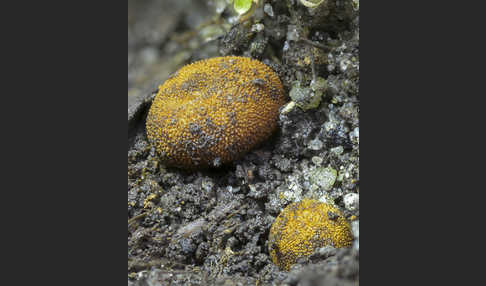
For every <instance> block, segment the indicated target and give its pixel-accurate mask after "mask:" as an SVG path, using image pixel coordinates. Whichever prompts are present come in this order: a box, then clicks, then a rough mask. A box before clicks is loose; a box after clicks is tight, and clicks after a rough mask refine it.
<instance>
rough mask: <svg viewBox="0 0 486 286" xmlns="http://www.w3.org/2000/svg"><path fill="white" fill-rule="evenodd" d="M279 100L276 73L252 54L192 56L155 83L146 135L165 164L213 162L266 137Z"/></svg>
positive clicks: (239, 153)
mask: <svg viewBox="0 0 486 286" xmlns="http://www.w3.org/2000/svg"><path fill="white" fill-rule="evenodd" d="M284 103H285V97H284V91H283V86H282V83H281V82H280V80H279V78H278V76H277V74H276V73H275V72H274V71H273V70H271V69H270V68H269V67H268V66H266V65H265V64H263V63H261V62H259V61H257V60H253V59H250V58H244V57H233V56H231V57H217V58H211V59H207V60H202V61H197V62H194V63H192V64H189V65H186V66H184V67H182V68H181V69H180V70H178V71H177V72H176V73H175V74H174V75H172V76H171V77H170V78H169V79H168V80H167V81H166V82H164V84H162V85H161V86H159V90H158V93H157V95H156V97H155V99H154V101H153V103H152V106H151V107H150V110H149V113H148V116H147V124H146V129H147V137H148V139H149V141H150V143H151V144H152V146H154V147H155V149H156V150H157V151H158V152H159V154H160V156H161V158H162V160H163V161H165V163H166V164H167V165H170V166H176V167H182V168H189V169H190V168H195V167H198V168H201V167H209V166H216V167H218V166H219V165H221V164H224V163H227V162H230V161H232V160H235V159H237V158H238V157H240V156H242V155H243V154H244V153H246V152H247V151H249V150H250V149H251V148H253V147H254V146H255V145H257V144H259V143H261V142H262V141H263V140H265V139H266V138H268V137H269V136H270V135H271V133H272V132H273V131H274V129H275V127H276V126H277V119H278V110H279V108H280V107H281V106H282V105H283V104H284Z"/></svg>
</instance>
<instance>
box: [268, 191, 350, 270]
mask: <svg viewBox="0 0 486 286" xmlns="http://www.w3.org/2000/svg"><path fill="white" fill-rule="evenodd" d="M352 242H353V235H352V232H351V227H350V226H349V223H348V222H347V221H346V219H345V218H344V217H343V215H342V214H341V212H340V211H339V210H338V209H337V208H335V207H333V206H332V205H329V204H326V203H321V202H319V201H316V200H312V199H303V200H302V201H300V202H297V203H293V204H290V205H288V206H287V207H286V208H285V209H284V210H283V211H282V212H281V213H280V214H279V215H278V217H277V218H276V219H275V222H274V223H273V225H272V227H271V229H270V234H269V237H268V248H269V249H268V251H269V253H270V256H271V258H272V261H273V263H275V264H276V265H277V266H278V267H280V268H281V269H284V270H289V269H290V267H291V266H292V265H293V264H294V263H295V262H296V261H297V260H298V259H299V258H300V257H303V256H306V255H309V254H312V253H313V252H314V250H315V249H316V248H319V247H323V246H326V245H330V246H333V247H336V248H339V247H346V246H351V245H352Z"/></svg>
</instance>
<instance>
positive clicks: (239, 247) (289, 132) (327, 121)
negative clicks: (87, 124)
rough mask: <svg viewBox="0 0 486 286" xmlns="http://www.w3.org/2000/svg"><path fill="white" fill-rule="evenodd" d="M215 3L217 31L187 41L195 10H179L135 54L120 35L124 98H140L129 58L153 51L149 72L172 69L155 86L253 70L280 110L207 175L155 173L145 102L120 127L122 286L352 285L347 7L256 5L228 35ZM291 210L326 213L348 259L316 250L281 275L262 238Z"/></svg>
mask: <svg viewBox="0 0 486 286" xmlns="http://www.w3.org/2000/svg"><path fill="white" fill-rule="evenodd" d="M140 2H144V1H140ZM150 2H151V1H146V3H145V4H144V5H150ZM153 2H154V3H155V2H160V1H153ZM168 2H171V3H172V4H174V3H176V2H177V1H168ZM186 2H187V1H186ZM196 2H203V1H196ZM216 2H218V3H219V2H220V1H211V4H212V5H213V6H210V7H213V8H214V7H216V8H218V9H215V10H216V12H217V13H219V17H220V18H221V19H223V23H228V22H229V23H233V24H231V25H229V27H228V26H224V25H223V24H221V21H215V22H212V23H211V24H208V25H204V26H203V28H201V29H193V27H192V26H191V25H192V24H191V22H190V21H189V20H188V19H191V21H192V20H194V19H197V17H191V16H192V14H191V13H196V11H197V9H194V11H192V10H191V9H185V10H184V12H183V13H185V15H186V17H179V18H180V19H182V20H180V22H179V24H177V25H175V28H174V29H173V31H172V33H169V35H170V36H167V37H164V38H163V39H162V40H160V41H156V40H154V41H155V43H153V42H148V41H145V42H144V43H143V45H145V47H144V48H140V47H139V46H137V45H135V44H134V46H133V47H136V48H133V49H131V48H130V42H131V41H135V39H130V32H129V98H130V92H131V90H133V88H134V86H137V90H147V89H148V90H150V85H149V84H147V85H145V84H142V82H143V81H140V84H139V85H137V82H138V81H137V80H132V81H130V58H137V57H139V51H141V50H146V49H148V48H154V49H157V50H158V51H159V52H161V53H160V55H159V56H158V57H155V60H154V61H155V62H162V61H166V60H167V59H169V58H173V59H174V60H173V61H171V62H170V63H167V65H166V66H165V67H167V68H169V67H170V68H173V69H172V70H170V71H168V72H163V73H162V72H160V71H158V70H157V72H153V73H155V74H159V75H160V74H167V76H168V74H170V73H172V72H173V71H175V70H176V69H175V68H174V66H180V65H181V64H184V63H187V62H192V61H195V60H199V59H201V58H208V57H214V56H227V55H239V56H249V57H252V58H256V59H259V60H261V61H263V62H264V63H265V64H267V65H268V66H270V67H272V69H274V70H275V71H276V72H277V73H278V75H279V77H280V80H281V81H282V84H283V86H284V89H285V94H288V95H289V96H288V98H287V101H288V104H286V105H285V106H284V107H283V108H282V109H281V110H280V112H279V119H278V127H277V131H276V132H275V133H274V134H273V136H272V137H270V139H268V140H267V141H265V142H263V143H262V144H261V145H260V146H258V147H257V148H255V149H253V150H252V151H250V152H249V153H247V154H246V155H245V156H244V157H242V158H240V159H239V160H237V161H234V162H232V163H230V164H228V165H226V166H223V167H221V168H218V169H209V170H193V171H184V170H180V169H176V168H170V167H167V166H164V165H163V164H162V163H161V162H160V160H159V158H158V157H157V155H156V152H155V150H154V148H152V146H150V144H149V143H148V141H147V137H146V135H145V128H144V125H145V118H146V111H147V110H148V106H149V103H150V100H146V101H145V102H148V103H147V104H146V106H145V108H140V110H141V112H140V113H141V116H139V117H133V118H132V121H130V116H129V126H132V127H131V129H130V130H129V134H132V136H129V148H128V285H138V286H141V285H358V284H359V89H358V87H359V16H358V13H359V11H358V7H359V2H358V1H352V0H344V1H342V0H341V1H337V0H328V1H324V3H325V4H322V5H321V6H320V8H317V9H314V10H311V9H309V8H306V7H305V6H303V5H301V4H300V2H299V1H298V0H295V1H294V0H286V1H281V0H278V1H277V0H275V1H260V2H265V3H264V4H265V5H267V4H268V5H270V6H271V9H270V8H268V6H267V7H266V8H265V7H262V8H261V10H258V9H257V10H256V11H255V12H254V15H253V16H251V17H250V18H249V20H247V21H245V22H244V23H240V24H235V23H234V22H231V21H232V16H231V13H230V12H229V11H230V9H231V7H230V6H227V7H226V8H224V9H223V10H222V11H221V9H220V7H221V5H222V4H218V3H216ZM224 2H225V1H224ZM147 3H149V4H147ZM184 3H185V2H184ZM215 3H216V4H217V5H216V4H215ZM186 4H187V3H186ZM262 4H263V3H262ZM133 5H135V4H133ZM154 5H160V4H154ZM174 5H176V4H174ZM218 5H219V6H218ZM129 7H130V1H129ZM147 10H150V9H147ZM173 11H176V9H173ZM174 13H175V12H174ZM144 21H146V22H150V21H148V20H147V19H146V18H144ZM261 25H263V27H262V26H261ZM147 29H151V28H150V27H148V28H147ZM153 29H157V28H156V27H154V28H153ZM129 30H130V24H129ZM142 30H143V29H142ZM188 30H191V31H193V30H196V32H195V33H193V32H191V33H189V34H185V32H186V31H188ZM218 31H219V32H218ZM218 33H219V34H218ZM147 34H150V35H152V34H151V33H150V31H147ZM180 35H183V37H182V38H183V39H181V37H177V36H180ZM208 35H217V36H215V37H213V36H208ZM172 36H173V37H172ZM208 37H209V38H211V39H210V40H205V39H208ZM152 40H153V39H152ZM137 43H138V44H140V43H139V42H137ZM162 59H164V60H162ZM181 59H183V60H182V62H181ZM174 62H176V63H174ZM153 66H154V65H153V63H152V64H151V67H153ZM136 69H137V70H144V65H143V64H137V67H136ZM151 71H153V69H152V68H151V69H147V70H146V72H147V73H149V74H150V73H151ZM148 77H150V75H148ZM163 80H164V79H161V81H163ZM159 84H160V83H159ZM152 90H153V89H152ZM146 98H147V99H151V98H152V96H151V95H150V92H147V94H146ZM144 112H145V113H144ZM130 131H132V132H131V133H130ZM303 198H312V199H316V200H319V201H321V202H326V203H330V204H333V205H334V206H335V207H337V208H338V209H339V210H340V211H341V212H342V214H343V216H344V217H345V218H346V219H347V220H348V221H350V225H351V228H352V231H353V236H354V237H355V239H354V242H353V245H352V246H351V247H348V248H339V249H334V248H332V247H323V248H318V249H316V250H315V251H314V252H313V253H312V254H311V255H309V256H306V257H303V258H301V259H299V260H297V262H296V264H294V265H293V266H292V267H291V268H290V270H289V271H283V270H280V269H279V268H278V267H277V266H276V265H275V264H274V263H273V262H272V260H271V257H270V255H269V252H268V237H269V231H270V228H271V226H272V224H273V222H274V221H275V219H276V217H277V216H278V215H279V213H280V212H281V211H282V210H283V209H284V208H285V207H286V206H288V205H289V204H291V203H293V202H297V201H300V200H302V199H303Z"/></svg>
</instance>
